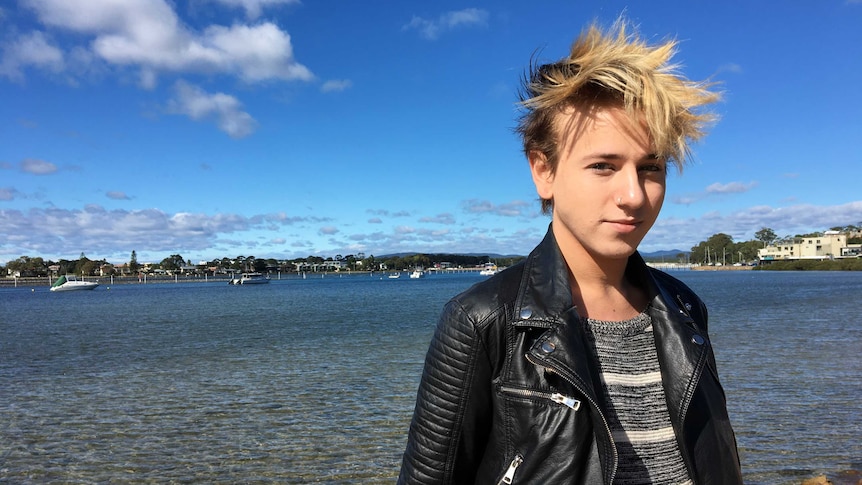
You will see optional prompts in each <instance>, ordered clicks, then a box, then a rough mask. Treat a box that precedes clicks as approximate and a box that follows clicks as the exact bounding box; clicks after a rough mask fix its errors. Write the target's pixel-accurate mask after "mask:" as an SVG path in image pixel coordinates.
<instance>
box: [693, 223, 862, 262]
mask: <svg viewBox="0 0 862 485" xmlns="http://www.w3.org/2000/svg"><path fill="white" fill-rule="evenodd" d="M829 230H830V231H838V232H843V233H850V234H857V235H858V234H859V233H860V232H862V222H860V223H859V226H855V225H848V226H836V227H832V228H830V229H829ZM822 235H823V232H813V233H808V234H796V235H794V236H779V235H778V234H777V233H776V232H775V231H774V230H773V229H771V228H769V227H764V228H762V229H760V230H759V231H757V232H755V233H754V239H752V240H749V241H742V242H735V241H734V240H733V237H731V236H729V235H728V234H725V233H723V232H720V233H718V234H713V235H712V236H710V237H709V238H707V239H706V240H705V241H701V242H700V243H698V244H697V245H696V246H694V247H692V248H691V252H690V253H689V256H688V260H689V261H690V262H692V263H698V264H716V263H722V264H733V263H743V264H745V263H750V262H753V261H756V260H757V250H758V249H761V248H764V247H766V246H768V245H771V244H783V243H787V244H792V243H794V242H795V241H796V240H798V239H801V238H807V237H818V236H822ZM847 243H848V244H862V237H858V236H856V237H850V238H848V239H847Z"/></svg>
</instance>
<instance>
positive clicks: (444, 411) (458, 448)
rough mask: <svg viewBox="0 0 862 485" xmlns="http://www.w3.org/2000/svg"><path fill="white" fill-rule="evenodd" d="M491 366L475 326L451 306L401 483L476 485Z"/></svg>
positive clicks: (423, 388)
mask: <svg viewBox="0 0 862 485" xmlns="http://www.w3.org/2000/svg"><path fill="white" fill-rule="evenodd" d="M489 367H490V366H489V365H488V358H487V352H486V351H485V347H484V345H483V343H482V339H481V337H480V334H479V332H478V331H477V327H476V325H475V324H474V322H473V321H472V320H471V319H470V318H469V316H468V314H467V313H466V312H465V311H464V310H463V308H462V307H461V306H460V305H459V304H458V302H457V301H454V300H453V301H451V302H449V304H447V306H446V308H445V309H444V311H443V314H442V315H441V317H440V320H439V323H438V324H437V329H436V331H435V333H434V337H433V338H432V340H431V345H430V347H429V349H428V354H427V356H426V358H425V368H424V370H423V372H422V379H421V381H420V384H419V391H418V393H417V396H416V409H415V411H414V414H413V420H412V422H411V424H410V431H409V433H408V436H407V447H406V450H405V452H404V457H403V462H402V466H401V474H400V476H399V478H398V483H399V484H450V483H457V484H466V483H473V481H474V478H475V474H476V470H477V467H478V464H479V461H480V460H481V459H482V455H483V452H484V446H485V441H486V436H487V433H488V428H489V421H490V415H491V410H490V401H489V399H490V389H491V382H490V370H489Z"/></svg>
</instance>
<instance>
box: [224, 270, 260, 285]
mask: <svg viewBox="0 0 862 485" xmlns="http://www.w3.org/2000/svg"><path fill="white" fill-rule="evenodd" d="M267 283H269V276H265V275H263V274H261V273H243V274H242V275H241V276H240V277H239V278H236V279H234V278H231V279H230V281H228V284H231V285H265V284H267Z"/></svg>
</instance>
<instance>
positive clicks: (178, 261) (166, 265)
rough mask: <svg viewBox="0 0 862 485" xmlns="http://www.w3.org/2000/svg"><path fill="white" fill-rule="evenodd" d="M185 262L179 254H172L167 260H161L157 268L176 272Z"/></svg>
mask: <svg viewBox="0 0 862 485" xmlns="http://www.w3.org/2000/svg"><path fill="white" fill-rule="evenodd" d="M185 262H186V260H185V258H183V257H182V256H180V255H179V254H172V255H170V256H168V257H167V258H165V259H163V260H162V262H161V263H159V266H160V267H161V268H162V269H163V270H165V271H178V270H179V269H180V268H181V267H182V266H183V265H184V264H185Z"/></svg>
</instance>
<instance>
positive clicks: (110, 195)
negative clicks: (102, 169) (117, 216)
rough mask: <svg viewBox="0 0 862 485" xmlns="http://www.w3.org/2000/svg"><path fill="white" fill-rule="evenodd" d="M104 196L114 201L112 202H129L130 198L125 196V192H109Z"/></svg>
mask: <svg viewBox="0 0 862 485" xmlns="http://www.w3.org/2000/svg"><path fill="white" fill-rule="evenodd" d="M105 196H106V197H107V198H109V199H114V200H130V197H129V196H128V195H126V193H125V192H120V191H117V190H110V191H108V192H106V193H105Z"/></svg>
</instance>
